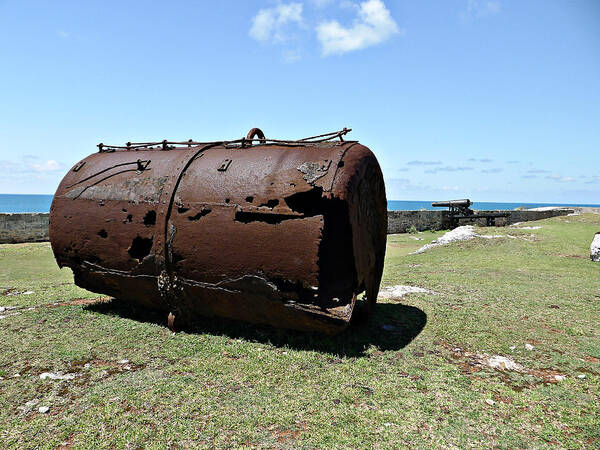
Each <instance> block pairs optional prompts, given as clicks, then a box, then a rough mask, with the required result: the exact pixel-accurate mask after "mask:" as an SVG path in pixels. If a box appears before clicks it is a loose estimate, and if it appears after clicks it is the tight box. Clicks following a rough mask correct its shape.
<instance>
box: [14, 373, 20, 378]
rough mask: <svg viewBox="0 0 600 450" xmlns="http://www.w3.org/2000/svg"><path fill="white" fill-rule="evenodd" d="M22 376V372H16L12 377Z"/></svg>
mask: <svg viewBox="0 0 600 450" xmlns="http://www.w3.org/2000/svg"><path fill="white" fill-rule="evenodd" d="M20 376H21V374H20V373H15V374H14V375H13V376H12V377H13V378H19V377H20Z"/></svg>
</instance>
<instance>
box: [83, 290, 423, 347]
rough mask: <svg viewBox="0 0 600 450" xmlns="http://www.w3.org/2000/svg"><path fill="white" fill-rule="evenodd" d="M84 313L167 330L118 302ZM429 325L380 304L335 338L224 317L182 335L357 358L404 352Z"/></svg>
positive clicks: (409, 310)
mask: <svg viewBox="0 0 600 450" xmlns="http://www.w3.org/2000/svg"><path fill="white" fill-rule="evenodd" d="M84 309H85V310H87V311H90V312H95V313H100V314H107V315H111V316H117V317H121V318H126V319H131V320H136V321H138V322H146V323H153V324H158V325H162V326H165V327H166V326H167V320H166V319H167V317H166V314H165V313H164V312H161V311H154V310H149V309H144V308H141V307H138V306H135V305H133V304H130V303H128V302H125V301H121V300H118V299H112V300H110V301H108V302H102V303H95V304H91V305H87V306H85V307H84ZM426 323H427V314H425V312H424V311H422V310H421V309H419V308H416V307H414V306H408V305H403V304H401V303H379V304H377V306H376V308H375V313H374V314H373V316H372V317H370V318H369V319H368V320H366V321H365V320H360V319H359V320H357V321H356V322H355V323H352V324H351V325H350V326H349V327H348V328H347V329H346V330H345V331H343V332H342V333H340V334H338V335H335V336H327V335H323V334H318V333H307V332H300V331H295V330H287V329H278V328H273V327H270V326H267V325H254V324H250V323H245V322H239V321H234V320H229V319H223V318H220V317H198V318H196V319H195V320H194V322H193V323H192V324H191V325H189V326H187V327H186V328H184V329H182V330H181V333H188V334H213V335H224V336H229V337H231V338H234V339H240V338H242V339H245V340H247V341H251V342H260V343H263V344H270V345H273V346H276V347H290V348H293V349H296V350H312V351H318V352H322V353H330V354H332V355H336V356H340V357H341V356H345V357H356V356H364V353H365V351H366V350H367V349H368V348H369V347H370V346H375V347H377V348H378V349H379V350H381V351H390V350H392V351H393V350H399V349H402V348H404V347H406V346H407V345H408V344H410V343H411V342H412V341H413V339H415V338H416V337H417V336H418V335H419V333H421V331H422V330H423V328H424V327H425V325H426Z"/></svg>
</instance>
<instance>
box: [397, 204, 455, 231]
mask: <svg viewBox="0 0 600 450" xmlns="http://www.w3.org/2000/svg"><path fill="white" fill-rule="evenodd" d="M412 226H414V227H415V228H416V229H417V231H425V230H445V229H447V228H450V221H449V220H448V211H444V210H440V211H388V234H394V233H406V232H407V231H408V230H409V229H410V227H412Z"/></svg>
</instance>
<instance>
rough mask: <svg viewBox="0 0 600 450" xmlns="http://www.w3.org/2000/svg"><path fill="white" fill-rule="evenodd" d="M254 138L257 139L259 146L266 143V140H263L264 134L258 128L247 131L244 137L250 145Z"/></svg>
mask: <svg viewBox="0 0 600 450" xmlns="http://www.w3.org/2000/svg"><path fill="white" fill-rule="evenodd" d="M255 136H256V137H258V139H259V142H260V143H261V144H264V143H266V142H267V139H266V138H265V133H263V132H262V130H261V129H260V128H252V129H251V130H250V131H248V134H247V135H246V139H248V140H249V141H250V143H252V140H253V139H254V137H255Z"/></svg>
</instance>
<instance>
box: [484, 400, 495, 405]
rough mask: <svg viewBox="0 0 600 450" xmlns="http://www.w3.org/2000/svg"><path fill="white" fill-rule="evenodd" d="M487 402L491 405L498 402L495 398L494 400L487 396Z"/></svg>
mask: <svg viewBox="0 0 600 450" xmlns="http://www.w3.org/2000/svg"><path fill="white" fill-rule="evenodd" d="M485 402H486V403H487V404H488V405H490V406H494V405H495V404H496V402H495V401H494V400H492V399H491V398H486V399H485Z"/></svg>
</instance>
